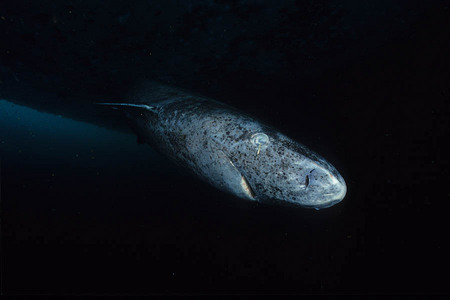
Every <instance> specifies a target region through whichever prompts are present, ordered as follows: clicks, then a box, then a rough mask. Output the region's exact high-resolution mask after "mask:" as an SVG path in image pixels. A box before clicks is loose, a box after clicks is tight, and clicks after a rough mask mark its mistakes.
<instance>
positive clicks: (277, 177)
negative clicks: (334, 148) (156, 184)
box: [105, 83, 347, 209]
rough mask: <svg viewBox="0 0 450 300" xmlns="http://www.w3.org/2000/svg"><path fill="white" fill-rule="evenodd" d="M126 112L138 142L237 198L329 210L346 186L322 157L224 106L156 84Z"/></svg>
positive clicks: (125, 106)
mask: <svg viewBox="0 0 450 300" xmlns="http://www.w3.org/2000/svg"><path fill="white" fill-rule="evenodd" d="M105 104H106V105H111V106H113V107H115V108H118V109H120V110H122V111H124V112H125V113H126V115H127V117H128V118H129V119H130V121H131V125H132V127H133V128H134V130H135V131H136V133H137V134H138V137H139V139H140V140H142V141H144V142H146V143H148V144H150V145H151V146H152V147H154V148H156V149H157V150H159V151H160V152H161V153H163V154H165V155H167V156H168V157H170V158H171V159H172V160H173V161H175V162H176V163H177V164H179V165H181V166H184V167H186V168H188V169H190V170H191V171H192V172H193V173H195V174H196V175H197V176H199V177H200V178H201V179H203V180H204V181H206V182H209V183H210V184H211V185H213V186H215V187H217V188H219V189H221V190H223V191H226V192H229V193H231V194H234V195H235V196H237V197H240V198H245V199H249V200H252V201H261V202H287V203H290V204H295V205H300V206H304V207H311V208H316V209H320V208H325V207H329V206H332V205H334V204H336V203H338V202H340V201H341V200H342V199H343V198H344V196H345V194H346V190H347V188H346V184H345V181H344V179H343V178H342V176H341V175H340V174H339V173H338V171H337V170H336V169H335V168H334V167H333V166H332V165H331V164H330V163H328V162H327V161H326V160H325V159H324V158H322V157H321V156H319V155H318V154H316V153H314V152H313V151H311V150H309V149H308V148H306V147H305V146H303V145H302V144H300V143H297V142H295V141H293V140H291V139H290V138H288V137H287V136H285V135H283V134H281V133H279V132H278V131H276V130H275V129H273V128H271V127H269V126H267V125H264V124H262V123H261V122H259V121H257V120H255V119H254V118H252V117H250V116H248V115H246V114H244V113H242V112H240V111H238V110H236V109H234V108H232V107H229V106H227V105H225V104H223V103H220V102H217V101H214V100H211V99H208V98H205V97H201V96H194V95H192V94H190V93H188V92H184V91H182V90H177V89H174V88H171V87H168V86H164V85H158V84H155V83H153V84H152V85H151V87H150V88H146V89H145V90H144V91H143V92H141V93H140V94H135V95H134V96H133V97H131V101H129V102H128V101H127V103H122V104H118V103H105Z"/></svg>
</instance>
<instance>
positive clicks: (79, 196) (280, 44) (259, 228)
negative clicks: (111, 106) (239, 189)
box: [0, 1, 450, 295]
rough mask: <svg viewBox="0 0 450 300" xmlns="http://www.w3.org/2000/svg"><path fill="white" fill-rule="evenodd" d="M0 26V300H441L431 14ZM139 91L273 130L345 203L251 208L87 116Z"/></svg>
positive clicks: (231, 6)
mask: <svg viewBox="0 0 450 300" xmlns="http://www.w3.org/2000/svg"><path fill="white" fill-rule="evenodd" d="M277 3H278V2H277ZM0 18H1V19H0V22H1V23H0V34H1V36H0V40H1V41H2V42H1V43H0V53H1V55H0V58H1V60H0V75H1V77H0V175H1V194H0V196H1V274H0V275H1V291H2V293H3V294H8V295H11V294H110V295H118V294H129V295H138V294H139V295H148V294H173V293H181V294H227V293H231V294H269V293H270V294H316V293H326V294H334V293H363V294H367V293H368V294H374V293H376V294H377V293H382V294H386V293H426V294H428V293H439V294H442V293H443V294H448V293H450V288H449V286H448V276H446V275H445V274H446V272H447V270H448V268H449V267H450V260H449V258H448V253H449V250H450V249H449V247H448V245H447V244H448V239H449V235H448V232H449V229H450V225H449V224H450V223H449V222H448V208H449V205H448V202H449V201H450V193H449V191H448V186H449V179H450V177H449V173H448V166H449V160H448V151H446V150H447V149H446V148H445V147H444V145H445V142H446V141H447V140H448V133H449V125H450V124H449V113H448V111H449V110H448V108H449V107H448V106H449V99H450V90H449V87H450V59H449V57H450V56H449V55H448V54H449V53H450V29H449V28H450V24H449V20H450V12H449V5H448V2H447V1H430V2H427V4H425V3H424V2H420V1H378V2H377V3H376V4H375V3H373V2H371V1H330V2H327V1H312V2H311V1H286V2H285V3H284V4H276V3H275V2H271V1H261V2H260V3H257V2H253V1H229V2H227V1H185V2H176V1H168V2H164V3H163V2H158V1H153V2H151V1H150V2H145V1H136V3H135V4H134V5H131V4H127V3H122V2H121V1H113V2H111V3H110V4H109V6H104V5H103V4H99V3H97V1H90V2H87V1H78V2H77V1H68V2H67V3H62V2H61V3H59V2H58V3H57V4H56V3H55V2H52V1H40V2H39V1H37V2H36V3H34V4H30V5H20V3H19V4H18V2H6V4H2V5H0ZM5 41H7V42H5ZM143 77H146V78H150V79H157V80H161V81H164V82H169V83H171V84H174V85H180V86H182V87H183V88H186V89H189V90H192V91H193V92H196V93H200V94H205V95H207V96H210V97H213V98H216V99H218V100H220V101H223V102H226V103H228V104H230V105H233V106H236V107H238V108H240V109H242V110H243V111H245V112H247V113H250V114H252V115H254V116H256V117H258V118H260V119H261V120H263V121H265V122H267V123H269V124H271V125H273V126H274V127H276V128H278V129H280V130H281V131H282V132H284V133H286V134H287V135H288V136H290V137H292V138H294V139H296V140H298V141H299V142H301V143H304V144H305V145H307V146H309V147H310V148H312V149H313V150H315V151H317V152H318V153H319V154H321V155H322V156H324V157H325V158H326V159H327V160H328V161H330V162H331V163H332V164H333V165H334V166H336V168H337V169H338V170H339V172H340V173H341V174H342V176H343V177H344V178H345V180H346V183H347V186H348V192H347V196H346V197H345V199H344V200H343V201H342V202H341V203H339V204H337V205H335V206H333V207H331V208H328V209H324V210H320V211H315V210H310V209H302V208H292V207H280V206H270V205H265V204H255V203H252V202H247V201H244V200H240V199H237V198H234V197H233V196H230V195H228V194H225V193H222V192H220V191H217V190H216V189H214V188H213V187H210V186H209V185H207V184H205V183H203V182H201V181H199V180H198V179H196V178H195V177H192V176H191V175H190V174H189V173H188V172H186V171H185V170H183V169H179V168H178V167H176V166H175V165H174V164H172V162H170V161H168V160H167V159H166V158H165V157H164V156H162V155H161V154H159V153H156V152H155V151H154V150H152V149H151V148H150V146H148V145H140V144H138V143H137V142H136V137H135V136H134V135H133V134H132V133H131V132H130V131H129V130H128V129H127V127H126V126H124V122H123V120H121V116H120V114H115V113H114V112H111V113H109V112H106V111H104V110H99V109H98V108H96V107H95V106H94V105H92V103H93V102H97V101H110V99H112V100H117V99H122V98H123V97H124V95H126V93H127V91H128V90H129V89H130V88H131V86H132V85H133V82H135V81H138V80H140V79H142V78H143Z"/></svg>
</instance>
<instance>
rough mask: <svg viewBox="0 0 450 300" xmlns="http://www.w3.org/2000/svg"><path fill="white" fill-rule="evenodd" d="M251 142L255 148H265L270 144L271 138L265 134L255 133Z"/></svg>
mask: <svg viewBox="0 0 450 300" xmlns="http://www.w3.org/2000/svg"><path fill="white" fill-rule="evenodd" d="M251 141H252V143H253V145H255V146H258V147H260V146H264V145H266V144H267V143H269V137H268V136H267V134H265V133H255V134H254V135H252V137H251Z"/></svg>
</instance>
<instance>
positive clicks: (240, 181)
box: [220, 151, 256, 200]
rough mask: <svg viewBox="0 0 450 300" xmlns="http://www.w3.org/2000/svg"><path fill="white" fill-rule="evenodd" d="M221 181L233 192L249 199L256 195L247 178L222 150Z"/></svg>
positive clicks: (253, 198)
mask: <svg viewBox="0 0 450 300" xmlns="http://www.w3.org/2000/svg"><path fill="white" fill-rule="evenodd" d="M220 153H221V154H222V159H223V165H222V167H223V182H224V185H225V186H226V188H227V189H228V190H229V191H230V192H232V193H233V194H235V195H237V196H239V197H241V198H246V199H250V200H256V195H255V193H254V191H253V189H252V188H251V186H250V184H249V183H248V181H247V178H245V176H244V175H243V174H242V173H241V172H240V171H239V170H238V168H237V167H236V166H235V164H234V163H233V161H232V160H231V159H230V158H229V157H228V156H227V155H226V154H225V153H224V152H222V151H220Z"/></svg>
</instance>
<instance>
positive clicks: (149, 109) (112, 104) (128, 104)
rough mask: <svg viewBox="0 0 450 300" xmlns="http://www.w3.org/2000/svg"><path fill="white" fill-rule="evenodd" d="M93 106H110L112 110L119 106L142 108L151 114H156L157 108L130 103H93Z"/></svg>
mask: <svg viewBox="0 0 450 300" xmlns="http://www.w3.org/2000/svg"><path fill="white" fill-rule="evenodd" d="M94 104H97V105H106V106H111V107H112V108H113V109H118V108H119V107H120V106H126V107H136V108H143V109H145V110H148V111H151V112H153V113H157V112H158V107H157V106H154V105H147V104H132V103H94Z"/></svg>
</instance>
